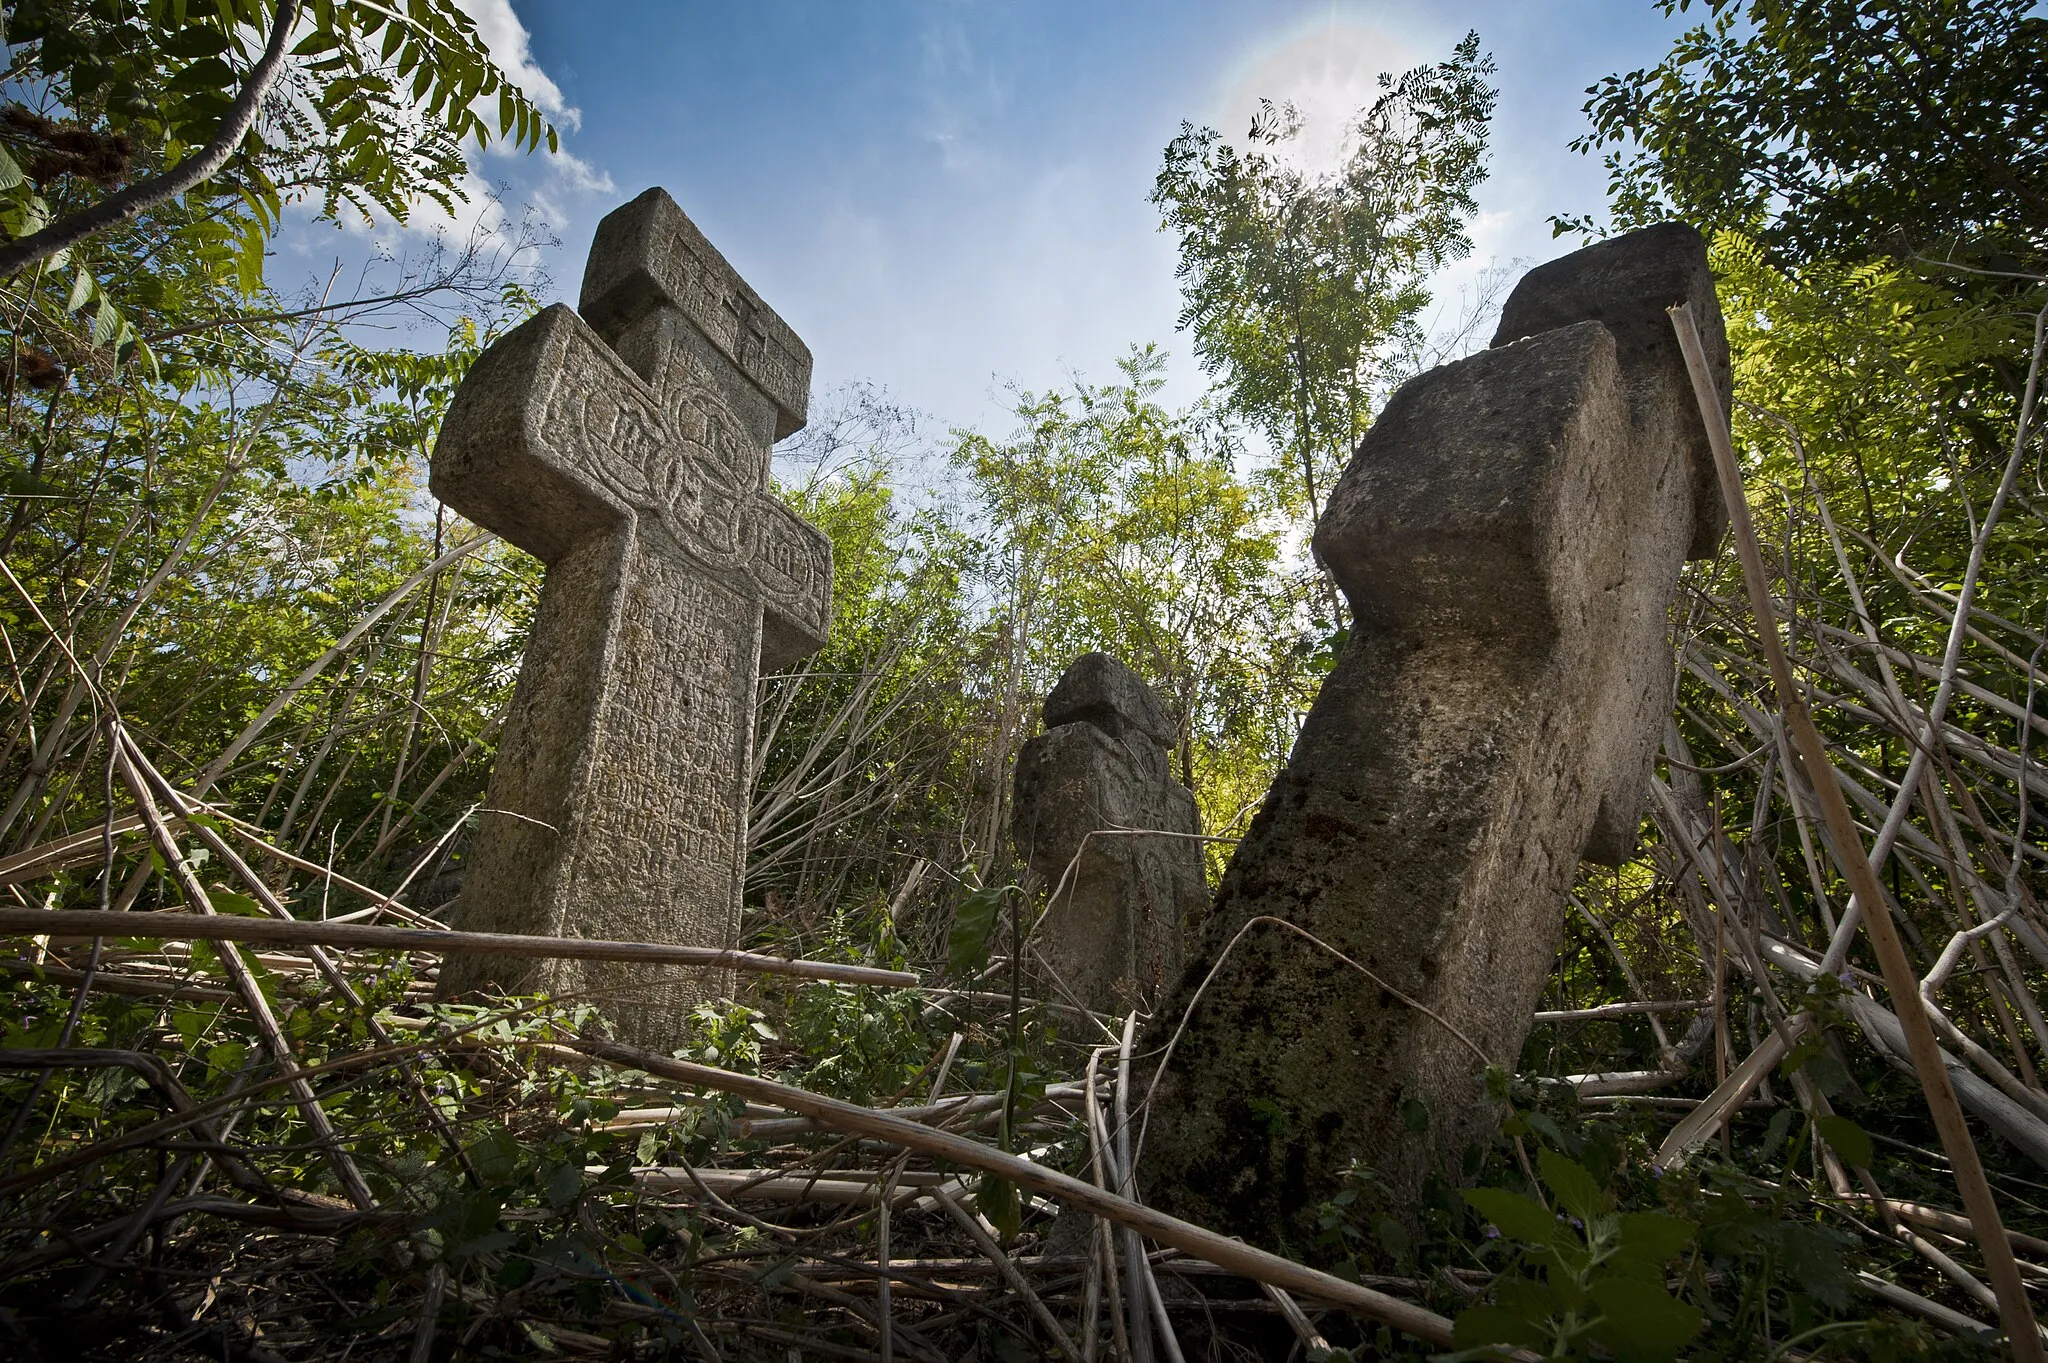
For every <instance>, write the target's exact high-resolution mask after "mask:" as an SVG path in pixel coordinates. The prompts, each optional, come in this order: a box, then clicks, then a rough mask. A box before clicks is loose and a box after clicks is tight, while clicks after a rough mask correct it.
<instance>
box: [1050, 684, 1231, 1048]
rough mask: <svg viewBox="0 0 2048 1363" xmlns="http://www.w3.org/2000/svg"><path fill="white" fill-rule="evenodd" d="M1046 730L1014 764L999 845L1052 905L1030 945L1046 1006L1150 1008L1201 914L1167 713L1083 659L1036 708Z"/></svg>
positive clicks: (1197, 865)
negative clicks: (1054, 1002) (1046, 981)
mask: <svg viewBox="0 0 2048 1363" xmlns="http://www.w3.org/2000/svg"><path fill="white" fill-rule="evenodd" d="M1044 713H1045V732H1044V733H1042V734H1040V735H1038V736H1037V737H1036V738H1033V739H1032V740H1031V741H1030V742H1028V743H1026V744H1025V745H1024V749H1023V751H1022V752H1020V753H1019V754H1018V756H1017V778H1016V798H1015V799H1014V801H1013V802H1012V805H1011V816H1010V833H1011V838H1012V840H1013V841H1014V842H1015V843H1016V845H1017V850H1018V852H1019V853H1020V854H1021V855H1022V856H1023V858H1024V860H1025V863H1026V864H1027V865H1028V866H1030V867H1031V869H1032V870H1033V871H1035V872H1037V873H1038V875H1039V877H1040V879H1042V880H1043V881H1044V882H1045V885H1046V888H1047V890H1048V891H1049V893H1050V898H1049V899H1048V901H1047V904H1046V911H1045V917H1044V918H1043V919H1042V920H1041V921H1040V923H1039V926H1038V931H1037V934H1036V937H1035V944H1036V946H1037V948H1038V950H1039V952H1040V953H1041V954H1042V955H1043V956H1044V958H1045V962H1046V964H1047V965H1048V966H1049V967H1050V968H1051V970H1052V972H1053V974H1054V975H1055V976H1057V977H1058V985H1057V986H1055V988H1056V989H1058V990H1061V991H1062V992H1058V993H1056V994H1055V995H1054V997H1063V998H1067V999H1068V1000H1069V1001H1071V1002H1074V1003H1078V1004H1080V1005H1081V1006H1083V1007H1085V1008H1092V1009H1094V1010H1096V1011H1097V1012H1102V1013H1123V1012H1127V1011H1129V1010H1130V1009H1131V1008H1132V1007H1133V1006H1139V1007H1150V1006H1151V1004H1152V1003H1153V1002H1154V1001H1155V1000H1157V999H1158V998H1159V997H1160V995H1161V994H1163V993H1164V992H1165V990H1166V989H1167V988H1168V987H1169V986H1171V985H1172V984H1173V982H1174V980H1175V979H1176V978H1177V977H1178V976H1179V974H1180V970H1181V958H1182V955H1183V952H1184V950H1185V948H1184V942H1185V936H1184V934H1185V933H1186V932H1187V931H1188V930H1189V929H1191V928H1193V927H1194V926H1195V925H1196V924H1197V923H1199V922H1200V920H1201V916H1202V913H1203V911H1204V910H1205V909H1206V908H1207V907H1208V900H1209V886H1208V881H1207V879H1206V877H1205V876H1204V874H1203V870H1202V844H1201V843H1200V842H1198V841H1196V840H1195V839H1194V838H1192V837H1172V836H1158V835H1152V836H1146V835H1143V834H1136V835H1134V834H1130V833H1123V832H1107V831H1105V830H1113V829H1154V830H1159V831H1160V832H1162V833H1165V834H1194V833H1199V832H1201V830H1202V823H1201V816H1200V815H1199V814H1198V813H1197V812H1196V809H1195V797H1194V796H1193V795H1191V794H1189V793H1188V790H1187V787H1185V786H1183V785H1181V784H1180V782H1178V781H1176V780H1174V779H1173V771H1172V769H1171V767H1170V766H1169V765H1168V762H1167V749H1168V748H1170V747H1171V746H1172V744H1173V740H1174V730H1173V725H1172V723H1171V721H1170V720H1169V719H1168V717H1167V713H1166V707H1165V705H1163V704H1162V703H1161V702H1160V700H1159V697H1158V696H1157V695H1156V694H1155V693H1154V692H1153V690H1152V688H1151V687H1149V686H1147V685H1146V684H1145V682H1144V680H1143V679H1142V678H1140V677H1139V676H1138V674H1137V673H1135V672H1133V671H1131V669H1130V668H1128V667H1126V666H1124V665H1123V664H1122V663H1120V662H1118V661H1117V660H1116V659H1115V658H1112V657H1110V656H1109V655H1108V654H1107V653H1086V654H1083V655H1082V656H1081V657H1080V658H1079V659H1077V660H1076V661H1075V662H1074V664H1073V666H1071V667H1069V668H1068V669H1067V670H1066V672H1065V673H1064V674H1063V675H1062V676H1061V677H1060V679H1059V682H1058V683H1057V684H1056V685H1055V686H1054V687H1053V689H1052V691H1051V693H1050V694H1048V695H1047V696H1046V698H1045V712H1044Z"/></svg>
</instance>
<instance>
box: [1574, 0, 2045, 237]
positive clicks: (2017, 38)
mask: <svg viewBox="0 0 2048 1363" xmlns="http://www.w3.org/2000/svg"><path fill="white" fill-rule="evenodd" d="M1658 6H1659V8H1661V9H1662V10H1663V11H1664V12H1665V13H1666V14H1672V13H1677V12H1682V11H1685V10H1688V9H1689V8H1690V7H1691V0H1658ZM1701 8H1702V9H1703V11H1704V12H1705V15H1706V22H1705V23H1703V24H1701V25H1699V26H1697V27H1695V28H1693V29H1691V30H1689V31H1687V32H1686V33H1685V34H1684V36H1682V37H1681V38H1680V39H1679V40H1678V41H1677V43H1676V44H1675V45H1674V46H1673V48H1672V50H1671V52H1670V54H1669V55H1668V56H1666V57H1665V59H1664V60H1663V61H1662V62H1661V63H1659V64H1658V65H1657V66H1655V67H1650V68H1645V69H1642V70H1637V71H1632V72H1629V73H1628V74H1627V75H1614V76H1608V77H1606V78H1605V79H1603V80H1602V81H1600V83H1599V84H1597V85H1595V86H1593V87H1592V88H1591V89H1590V90H1589V91H1588V92H1587V93H1588V94H1589V95H1590V96H1591V99H1590V100H1589V101H1588V102H1587V104H1586V113H1587V114H1588V116H1589V117H1590V119H1591V122H1592V129H1591V131H1589V132H1587V133H1585V134H1584V135H1582V136H1581V137H1580V138H1579V139H1578V140H1577V141H1576V142H1574V143H1573V146H1574V147H1575V148H1577V149H1578V150H1580V151H1582V152H1587V153H1592V152H1597V151H1602V150H1603V149H1604V150H1606V152H1607V154H1606V157H1605V160H1606V165H1607V169H1608V175H1609V197H1610V200H1611V209H1612V211H1613V213H1614V216H1615V219H1616V221H1617V222H1618V223H1620V224H1621V225H1623V226H1635V225H1639V224H1643V223H1648V222H1653V221H1658V220H1661V219H1663V218H1667V217H1678V218H1683V219H1685V220H1686V221H1689V222H1692V223H1695V224H1697V225H1698V226H1700V227H1702V228H1704V229H1709V230H1712V229H1733V230H1736V231H1741V232H1749V233H1754V234H1755V235H1756V236H1757V238H1758V240H1759V241H1760V242H1761V243H1762V244H1763V245H1764V246H1765V247H1766V248H1767V249H1768V250H1769V251H1770V253H1771V256H1772V258H1773V261H1774V263H1775V264H1777V265H1779V266H1781V267H1782V266H1793V265H1799V264H1803V263H1804V262H1806V261H1809V260H1813V259H1816V258H1821V259H1832V260H1838V261H1856V260H1860V259H1862V258H1864V257H1866V256H1869V255H1873V254H1889V255H1895V256H1909V255H1915V254H1918V255H1924V256H1929V257H1934V258H1937V259H1944V260H1960V261H1963V262H1965V263H1968V264H1972V265H1976V266H1979V267H1982V268H1986V269H1991V270H1999V271H2023V272H2031V273H2038V272H2040V270H2041V269H2042V267H2043V265H2044V263H2048V254H2044V253H2048V190H2044V189H2043V185H2044V183H2048V145H2044V143H2043V141H2042V138H2041V129H2042V127H2043V126H2044V124H2048V19H2043V18H2042V17H2041V16H2040V14H2039V13H2038V12H2037V10H2038V7H2037V6H2035V5H2033V4H2030V3H2028V0H1934V2H1933V3H1929V0H1822V2H1821V3H1814V0H1703V3H1702V6H1701ZM1557 221H1558V223H1559V226H1560V230H1563V229H1565V228H1570V227H1579V228H1583V227H1585V226H1587V225H1588V220H1587V219H1585V218H1560V219H1558V220H1557Z"/></svg>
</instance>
